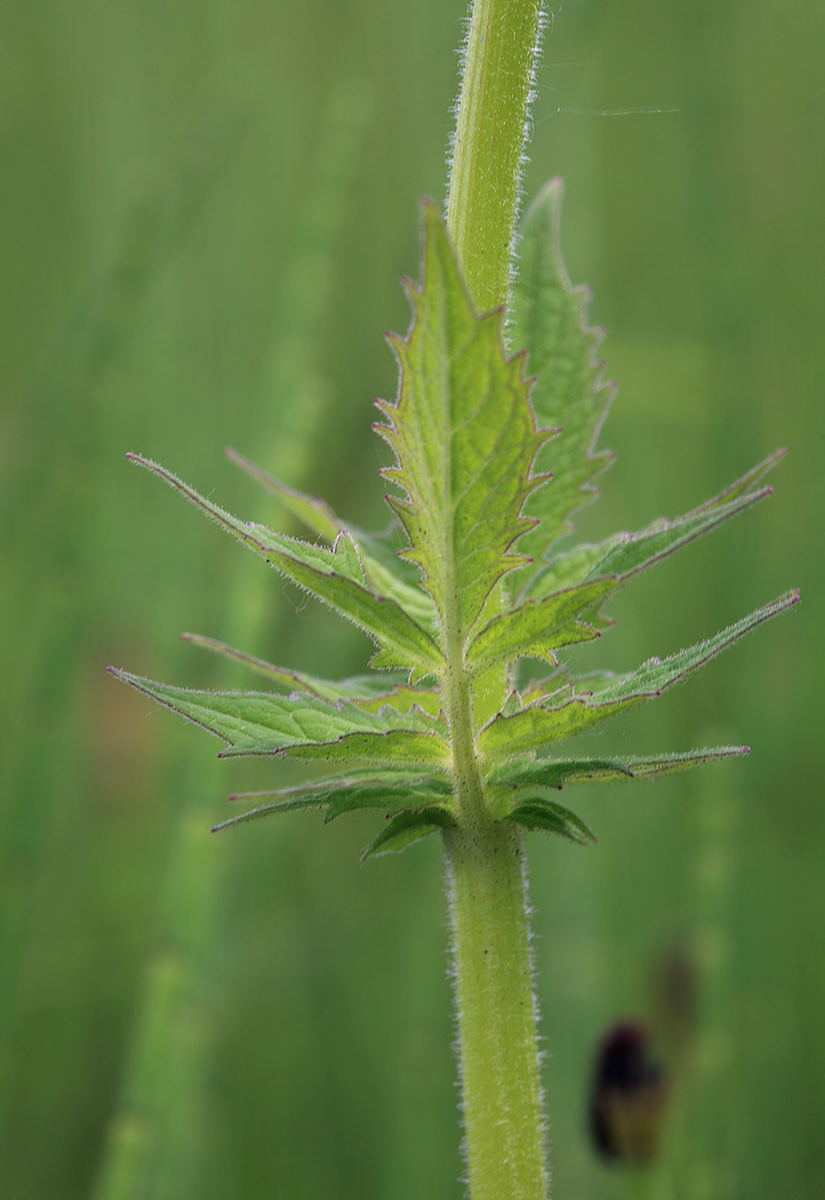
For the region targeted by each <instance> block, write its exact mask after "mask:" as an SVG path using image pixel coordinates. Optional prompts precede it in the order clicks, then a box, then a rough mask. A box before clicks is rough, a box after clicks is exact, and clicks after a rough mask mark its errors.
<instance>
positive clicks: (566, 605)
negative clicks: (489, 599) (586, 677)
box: [465, 575, 619, 671]
mask: <svg viewBox="0 0 825 1200" xmlns="http://www.w3.org/2000/svg"><path fill="white" fill-rule="evenodd" d="M618 585H619V580H618V579H617V577H616V576H615V575H614V576H611V577H609V578H607V579H597V580H595V581H593V582H592V583H584V584H580V585H579V586H578V587H575V588H569V589H567V590H566V591H563V592H556V593H555V594H554V595H552V596H548V597H547V598H546V599H544V600H542V601H541V602H540V603H536V602H534V601H532V600H528V601H527V602H526V603H525V604H523V605H521V607H520V608H516V609H513V610H512V611H511V612H509V613H503V614H502V615H501V616H498V617H494V618H493V620H492V621H490V622H489V623H488V624H487V625H485V626H484V627H483V629H481V630H480V631H479V632H478V633H477V634H476V635H475V637H474V638H473V639H472V641H471V642H470V645H469V647H468V648H467V653H466V658H465V661H466V663H467V666H468V667H469V668H471V669H472V670H473V671H481V670H484V668H485V667H488V666H490V665H491V664H492V663H494V662H512V661H513V660H514V659H516V658H518V657H520V656H531V657H534V658H545V659H548V660H549V661H550V662H553V661H555V660H554V656H553V653H552V652H553V651H554V650H557V649H559V648H560V647H562V646H570V645H573V644H574V643H576V642H582V641H589V640H590V639H591V638H595V637H598V636H599V635H598V633H596V632H594V631H593V630H591V629H588V628H587V627H586V626H583V625H580V624H579V623H578V620H577V619H578V618H579V617H580V616H581V615H582V613H584V612H587V610H588V609H590V608H592V607H593V606H594V605H597V604H598V603H599V602H600V601H601V600H603V599H604V597H605V596H607V595H608V594H609V593H610V592H612V591H615V589H616V588H617V587H618Z"/></svg>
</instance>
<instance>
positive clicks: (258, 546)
mask: <svg viewBox="0 0 825 1200" xmlns="http://www.w3.org/2000/svg"><path fill="white" fill-rule="evenodd" d="M128 457H129V458H131V459H132V461H133V462H136V463H137V464H138V465H139V466H142V467H146V468H147V470H149V471H152V472H153V474H155V475H157V476H158V477H159V478H161V479H163V480H164V481H165V482H166V483H168V484H169V486H170V487H172V488H174V489H175V490H176V491H178V492H180V493H181V495H183V496H185V497H186V499H187V500H189V501H190V502H191V503H192V504H194V505H195V506H196V507H197V508H199V509H200V510H201V511H202V512H203V513H205V514H206V516H208V517H209V518H210V519H211V520H213V521H214V522H215V523H216V524H218V525H220V526H221V528H222V529H225V530H226V532H227V533H230V534H232V536H233V537H235V538H237V539H238V540H239V541H240V542H242V543H243V544H244V545H246V546H247V547H248V548H249V549H251V550H253V551H254V552H255V553H256V554H257V555H259V556H260V557H261V558H263V559H264V560H265V561H266V562H268V563H270V564H271V565H272V566H273V567H274V568H275V570H276V571H278V572H279V573H280V574H281V575H284V576H286V578H287V579H290V580H292V582H293V583H296V584H298V586H299V587H302V588H305V589H306V591H308V592H311V593H312V594H313V595H314V596H317V597H318V598H319V599H320V600H323V601H324V602H325V603H327V604H329V605H331V606H332V607H333V608H336V609H337V610H338V611H339V612H340V613H342V614H343V615H344V616H345V617H348V618H349V619H350V620H351V621H353V622H354V623H355V624H356V625H358V626H360V628H361V629H363V630H364V631H365V632H366V633H368V634H369V635H370V636H371V637H372V638H374V640H375V641H376V642H377V643H378V644H379V646H380V647H381V651H380V652H379V655H378V657H377V659H376V660H375V661H376V662H377V663H379V660H380V665H381V666H386V667H402V668H410V667H413V668H414V669H415V670H416V673H417V674H418V675H419V676H421V675H423V674H427V673H430V672H434V671H437V670H438V669H439V667H440V666H441V665H442V663H443V655H442V653H441V651H440V649H439V647H438V645H437V644H436V642H435V641H434V639H433V638H432V636H431V634H430V633H428V632H427V630H425V629H422V627H421V626H420V625H419V624H418V623H417V622H416V621H414V620H413V618H412V617H411V616H410V615H409V613H407V612H405V611H404V609H402V608H401V607H400V605H398V604H397V603H396V602H395V601H394V600H390V599H388V598H387V597H384V596H379V595H376V594H375V593H373V592H371V591H369V590H368V589H367V588H366V587H365V586H364V582H363V576H362V573H361V569H360V561H359V560H358V559H357V554H356V555H355V556H353V554H352V553H351V550H350V548H351V546H352V543H351V540H350V538H349V535H348V534H341V535H339V541H338V543H337V547H338V548H337V552H336V551H335V550H327V549H326V548H324V547H322V546H313V545H311V544H310V543H309V542H302V541H298V540H297V539H296V538H288V537H285V536H284V535H283V534H279V533H275V532H274V531H273V530H271V529H267V528H266V526H264V525H256V524H254V523H252V522H250V523H249V524H244V522H243V521H239V520H238V519H237V518H236V517H233V516H232V515H231V514H230V513H228V512H226V511H225V510H224V509H222V508H220V507H219V506H218V505H217V504H213V503H212V502H211V501H210V500H207V499H206V498H205V497H204V496H201V495H200V494H199V493H198V492H196V491H195V489H194V488H191V487H189V485H188V484H186V483H184V482H183V481H182V480H180V479H178V477H177V476H176V475H173V474H172V472H171V471H167V470H166V469H165V467H161V466H159V465H158V464H157V463H154V462H151V461H150V460H149V459H144V458H141V457H140V456H139V455H135V454H132V455H129V456H128Z"/></svg>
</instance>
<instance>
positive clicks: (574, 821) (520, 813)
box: [505, 794, 596, 846]
mask: <svg viewBox="0 0 825 1200" xmlns="http://www.w3.org/2000/svg"><path fill="white" fill-rule="evenodd" d="M505 820H507V821H513V822H515V823H516V824H517V825H523V826H524V828H525V829H530V830H541V832H542V833H554V834H556V835H557V836H558V837H563V838H565V839H566V840H567V841H568V842H576V843H577V844H578V845H579V846H587V845H588V844H589V843H591V842H595V841H596V835H595V834H594V833H593V831H592V830H591V829H590V828H589V827H588V826H587V825H585V823H584V821H583V820H582V819H581V817H577V816H576V814H575V813H574V812H571V811H570V809H569V808H564V807H563V806H562V805H561V804H557V803H556V802H555V800H551V799H549V797H544V796H540V795H532V794H531V796H530V798H529V799H525V800H524V801H522V802H521V803H519V804H517V806H516V807H515V808H514V809H513V811H512V812H510V813H508V814H507V816H506V817H505Z"/></svg>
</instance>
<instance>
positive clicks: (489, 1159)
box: [445, 819, 547, 1200]
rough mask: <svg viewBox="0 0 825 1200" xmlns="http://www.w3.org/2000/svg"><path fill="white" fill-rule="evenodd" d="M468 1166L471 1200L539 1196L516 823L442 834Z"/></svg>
mask: <svg viewBox="0 0 825 1200" xmlns="http://www.w3.org/2000/svg"><path fill="white" fill-rule="evenodd" d="M445 843H446V849H447V863H448V870H449V879H450V899H451V909H452V924H453V933H454V937H455V948H454V954H455V959H454V965H455V987H456V998H457V1001H458V1018H459V1036H460V1042H461V1083H462V1098H463V1110H464V1130H465V1136H466V1156H467V1171H468V1175H469V1180H470V1194H471V1196H472V1198H473V1200H541V1198H542V1197H544V1196H545V1195H546V1194H547V1172H546V1167H545V1154H544V1137H543V1122H542V1112H541V1091H540V1084H539V1070H538V1052H537V1044H536V1020H535V1012H534V1003H533V985H532V970H531V961H530V947H529V929H528V922H527V911H526V905H525V892H524V876H523V847H522V838H521V833H520V831H519V830H518V829H517V828H516V827H515V826H512V825H509V824H507V823H506V822H494V821H491V820H489V819H488V820H487V821H477V822H474V823H473V825H472V826H470V827H466V826H458V827H456V828H454V829H451V830H449V831H447V833H446V837H445Z"/></svg>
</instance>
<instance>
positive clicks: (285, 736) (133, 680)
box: [109, 667, 448, 761]
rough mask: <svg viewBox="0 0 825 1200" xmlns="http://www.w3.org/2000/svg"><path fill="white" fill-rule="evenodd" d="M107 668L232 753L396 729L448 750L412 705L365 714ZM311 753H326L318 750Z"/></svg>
mask: <svg viewBox="0 0 825 1200" xmlns="http://www.w3.org/2000/svg"><path fill="white" fill-rule="evenodd" d="M109 669H110V671H111V673H112V674H113V675H115V676H116V677H117V678H119V679H122V680H123V681H124V682H125V683H128V684H131V686H132V687H134V688H136V689H137V690H138V691H140V692H143V693H145V694H146V695H147V696H151V698H152V699H153V700H156V701H157V702H158V704H162V705H164V707H166V708H171V709H172V711H173V712H176V713H179V714H180V716H182V717H185V718H186V719H187V720H189V721H192V722H194V724H196V725H200V726H202V728H204V729H206V730H208V731H209V732H210V733H214V734H215V736H216V737H219V738H221V739H222V740H223V741H225V742H228V743H229V745H230V746H231V747H232V751H233V752H234V753H235V754H237V753H242V754H252V755H270V754H275V753H277V752H279V751H284V750H287V749H289V748H291V747H301V746H309V747H311V748H312V749H314V750H318V748H319V746H321V747H323V746H325V745H326V743H332V744H333V745H339V744H340V743H339V741H338V739H342V738H343V739H346V737H347V735H351V734H367V735H371V736H373V737H375V736H376V735H377V736H378V737H379V738H380V737H381V736H382V735H385V734H388V733H395V734H397V733H399V732H403V733H405V734H410V735H416V736H418V737H423V738H424V739H425V743H426V744H428V745H430V748H431V750H430V752H431V755H432V756H433V757H434V758H436V759H437V760H438V751H437V750H436V747H439V748H440V753H441V756H444V755H446V754H448V750H447V745H446V743H445V742H444V740H443V737H442V736H441V735H442V734H445V733H446V722H445V721H444V720H443V719H442V720H440V721H439V720H433V719H432V718H431V717H428V716H426V715H425V714H424V713H423V712H422V711H421V710H416V709H413V708H411V709H410V710H409V711H408V712H406V713H400V712H398V711H397V710H396V709H394V708H391V707H386V708H383V709H382V710H381V711H380V712H378V713H370V712H365V711H364V710H363V709H360V708H357V707H356V706H355V705H354V704H352V703H351V702H349V701H344V700H339V701H338V702H337V704H328V703H326V702H324V701H322V700H317V699H313V698H312V697H308V696H307V697H300V698H295V697H292V696H289V697H287V696H279V695H276V694H275V693H273V692H206V691H194V690H190V689H188V688H178V687H171V686H170V685H169V684H165V683H155V682H154V681H153V680H151V679H143V678H141V677H140V676H138V675H130V674H129V673H128V672H126V671H118V670H116V669H114V668H112V667H110V668H109ZM316 756H317V757H322V758H327V757H329V755H327V754H325V753H324V754H322V753H320V751H319V753H318V755H316ZM224 757H227V755H226V753H225V754H224ZM413 761H415V760H413Z"/></svg>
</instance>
